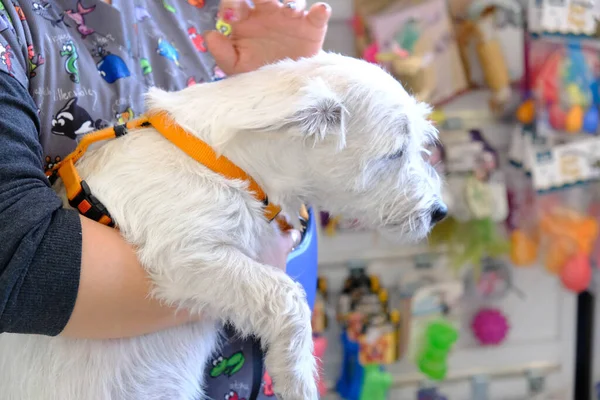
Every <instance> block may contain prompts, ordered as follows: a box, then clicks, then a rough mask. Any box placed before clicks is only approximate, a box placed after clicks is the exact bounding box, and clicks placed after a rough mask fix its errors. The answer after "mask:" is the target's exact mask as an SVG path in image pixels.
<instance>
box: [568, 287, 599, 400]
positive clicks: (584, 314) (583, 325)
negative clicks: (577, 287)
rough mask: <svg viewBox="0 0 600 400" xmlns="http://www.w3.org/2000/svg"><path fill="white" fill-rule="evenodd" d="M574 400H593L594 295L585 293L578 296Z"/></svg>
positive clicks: (588, 292)
mask: <svg viewBox="0 0 600 400" xmlns="http://www.w3.org/2000/svg"><path fill="white" fill-rule="evenodd" d="M576 338H577V343H576V350H575V397H574V398H573V399H574V400H588V399H589V400H591V399H592V398H594V397H592V396H595V394H594V395H592V360H593V357H594V356H593V354H594V353H593V350H594V295H593V294H592V293H591V292H590V291H585V292H582V293H580V294H579V295H578V296H577V332H576Z"/></svg>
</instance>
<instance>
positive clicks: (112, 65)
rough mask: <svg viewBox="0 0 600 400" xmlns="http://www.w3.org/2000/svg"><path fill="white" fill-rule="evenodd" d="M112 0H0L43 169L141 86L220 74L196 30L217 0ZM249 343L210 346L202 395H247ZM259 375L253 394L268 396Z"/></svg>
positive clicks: (11, 63) (241, 399) (175, 86)
mask: <svg viewBox="0 0 600 400" xmlns="http://www.w3.org/2000/svg"><path fill="white" fill-rule="evenodd" d="M112 3H113V5H112V6H111V5H109V4H106V3H104V2H102V1H101V0H21V1H17V0H0V71H1V72H4V73H8V74H10V75H11V76H13V77H14V78H15V79H17V80H18V81H19V82H20V83H21V84H22V85H23V86H24V87H26V88H28V90H29V92H30V93H31V95H32V97H33V99H34V101H35V103H36V104H37V106H38V112H39V115H40V118H41V136H40V140H41V142H42V146H43V149H44V153H45V154H44V157H45V165H44V167H45V168H51V167H52V166H53V165H54V164H55V163H57V162H59V161H60V160H61V158H62V157H64V156H65V155H67V154H68V153H70V152H71V151H72V150H73V149H74V148H75V146H76V144H77V142H78V141H79V140H80V139H81V137H82V136H83V135H85V134H87V133H89V132H92V131H94V130H96V129H99V128H102V127H105V126H107V125H109V124H115V123H123V122H126V121H128V120H129V119H132V118H135V117H136V116H138V115H139V114H141V113H143V112H144V105H143V94H144V92H145V91H146V89H147V88H148V87H149V86H157V87H160V88H163V89H165V90H170V91H173V90H179V89H183V88H184V87H186V86H188V85H192V84H197V83H202V82H208V81H213V80H218V79H222V78H223V77H224V75H223V73H222V71H220V70H219V68H218V67H216V65H215V62H214V60H213V59H212V57H211V56H210V54H208V52H207V49H206V46H205V43H204V38H203V37H202V32H203V31H205V30H208V29H213V28H214V27H215V24H216V14H217V9H218V1H217V0H113V2H112ZM253 350H255V349H254V348H253V345H252V342H243V341H230V342H229V344H228V345H227V346H225V347H224V348H222V350H221V351H220V353H219V354H216V355H215V358H214V363H211V364H210V365H209V366H208V367H207V370H208V372H207V377H206V384H207V390H208V395H209V398H210V399H213V400H250V397H251V395H252V382H253V377H254V378H256V374H255V373H253V367H254V366H255V362H253V361H252V357H253V356H254V354H253ZM254 353H255V352H254ZM261 375H262V370H261V373H260V374H259V379H258V382H259V385H260V390H258V392H259V396H258V399H261V400H262V399H265V400H266V399H269V398H274V397H273V393H272V392H271V384H270V379H269V377H268V375H266V376H263V379H262V381H263V383H262V384H260V381H261V379H260V376H261ZM255 380H256V379H255ZM252 400H254V399H252Z"/></svg>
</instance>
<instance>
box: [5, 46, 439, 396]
mask: <svg viewBox="0 0 600 400" xmlns="http://www.w3.org/2000/svg"><path fill="white" fill-rule="evenodd" d="M147 106H148V109H149V110H150V111H152V110H154V111H156V110H161V111H166V112H168V113H169V114H170V116H171V117H172V118H173V119H174V120H175V121H176V122H177V123H178V124H180V125H181V126H182V127H184V128H185V129H187V130H188V131H189V132H190V133H192V134H194V135H196V136H198V137H199V138H201V139H202V140H204V141H205V142H206V143H208V144H209V145H210V146H212V147H213V148H214V149H215V150H216V151H217V152H218V153H219V154H223V155H224V156H226V157H227V158H229V159H230V160H232V161H233V162H234V163H235V164H237V165H238V166H239V167H241V168H242V169H243V170H244V171H246V172H247V173H248V174H249V175H250V176H252V177H253V178H254V179H255V180H256V181H257V182H258V183H259V184H260V186H261V187H262V188H263V189H264V190H265V192H266V193H267V194H268V196H269V199H270V200H271V201H272V202H275V203H278V204H280V205H281V206H282V207H283V209H284V211H286V212H287V213H289V214H292V213H296V210H298V209H299V207H300V204H301V203H306V204H310V205H312V206H315V207H321V208H323V209H326V210H329V211H332V212H334V213H339V214H343V215H345V216H349V217H356V218H358V219H359V220H360V221H361V222H362V223H363V224H365V225H368V226H371V227H373V228H378V229H380V230H382V231H383V232H385V233H386V234H388V236H392V237H394V238H396V239H409V240H417V239H421V238H423V237H424V236H426V235H427V233H428V232H429V230H430V227H431V226H432V224H434V223H435V222H436V221H438V220H439V219H441V218H443V217H444V215H445V213H446V208H445V206H444V204H443V203H442V202H441V200H440V183H439V179H438V177H437V176H436V175H435V173H434V172H433V169H432V168H430V166H429V165H428V163H427V161H426V156H424V154H426V151H425V150H424V146H425V145H426V144H427V143H430V142H432V141H435V140H436V135H437V131H436V130H435V128H434V127H432V125H431V124H430V123H429V122H428V121H427V120H426V115H427V114H428V112H429V108H428V107H427V106H426V105H423V104H420V103H418V102H417V101H415V99H414V98H412V97H411V96H410V95H409V94H408V93H407V92H406V91H405V90H404V89H403V88H402V86H401V85H400V84H399V83H398V82H397V81H396V80H394V79H393V78H392V77H391V76H390V75H388V74H387V73H386V72H384V71H383V70H382V69H380V68H379V67H377V66H375V65H372V64H368V63H366V62H364V61H360V60H357V59H353V58H348V57H343V56H340V55H336V54H328V53H322V54H320V55H318V56H316V57H313V58H310V59H303V60H300V61H295V62H294V61H283V62H279V63H276V64H273V65H269V66H266V67H264V68H262V69H260V70H258V71H256V72H251V73H247V74H242V75H239V76H235V77H231V78H229V79H226V80H222V81H219V82H214V83H208V84H203V85H196V86H192V87H190V88H187V89H184V90H182V91H180V92H173V93H166V92H163V91H160V90H158V89H154V90H151V91H150V92H149V94H148V103H147ZM77 167H78V170H79V173H80V175H81V177H82V178H83V179H86V180H87V182H88V183H89V186H90V187H91V188H92V190H93V192H94V194H95V195H96V197H97V198H99V199H100V201H102V202H103V204H104V205H106V207H107V208H108V210H109V211H110V213H111V214H112V217H113V218H114V220H115V221H116V223H117V225H118V227H119V229H120V232H121V234H122V235H123V236H124V237H125V238H126V239H127V240H128V241H129V242H130V243H132V244H134V245H135V246H136V248H138V249H139V253H138V256H139V259H140V261H141V263H142V264H143V265H144V267H145V268H146V269H147V272H148V274H149V275H150V277H151V278H152V280H153V283H154V290H153V295H154V296H156V297H157V298H158V299H161V300H163V301H164V302H165V303H167V304H170V305H177V306H179V307H182V308H187V309H190V310H193V311H195V312H201V313H202V315H203V319H202V322H200V323H195V324H189V325H186V326H181V327H178V328H174V329H170V330H167V331H163V332H159V333H155V334H150V335H146V336H143V337H137V338H133V339H124V340H109V341H92V340H70V339H65V338H61V337H54V338H51V337H45V336H34V335H14V334H3V335H0V398H1V399H2V400H108V399H110V400H151V399H169V400H172V399H182V400H184V399H185V400H196V399H198V397H201V398H202V385H203V382H202V381H201V377H202V376H203V370H204V367H205V365H206V364H207V361H209V357H210V356H211V355H212V353H213V351H214V350H215V347H216V345H217V342H218V340H217V338H218V331H219V328H220V326H221V324H222V323H223V322H224V321H230V322H231V323H232V324H233V325H234V326H235V327H236V328H237V330H239V332H240V333H241V334H243V335H249V334H254V335H256V336H257V337H258V338H259V339H260V340H261V343H262V345H263V346H264V348H265V350H266V356H265V362H266V368H267V370H268V372H269V374H270V375H271V377H272V379H273V383H274V390H275V392H276V394H277V396H278V398H279V399H281V400H307V399H308V400H314V399H316V398H317V397H318V396H317V390H316V385H315V380H314V374H315V362H314V358H313V356H312V336H311V324H310V310H309V307H308V306H307V303H306V300H305V293H304V291H303V289H302V288H301V286H300V285H298V284H296V283H295V282H294V281H293V280H292V279H291V278H290V277H288V276H287V275H286V274H285V273H284V272H283V271H280V270H278V269H276V268H273V267H270V266H267V265H263V264H260V263H259V262H257V261H255V260H256V259H257V254H258V253H259V251H260V249H261V247H262V246H265V245H267V244H268V243H269V242H270V241H271V240H272V239H273V237H274V235H276V232H277V229H278V228H277V227H276V226H275V224H269V223H268V222H267V221H266V219H265V218H264V217H263V212H262V204H261V203H260V202H259V201H257V200H256V199H255V198H254V197H253V196H252V195H251V194H250V193H249V192H248V191H247V190H246V189H247V187H246V186H247V185H246V184H245V183H244V182H242V181H233V180H228V179H225V178H224V177H223V176H222V175H219V174H217V173H214V172H212V171H210V170H208V169H207V168H206V167H205V166H203V165H201V164H200V163H198V162H196V161H194V160H192V159H191V158H190V157H188V156H186V155H185V154H184V153H183V152H182V151H181V150H180V149H178V148H177V147H175V146H174V145H173V144H172V143H170V142H168V141H167V140H165V138H164V137H163V136H161V135H160V134H159V133H157V132H156V131H155V130H154V129H153V128H143V129H139V130H136V131H133V132H131V133H130V134H128V135H125V136H123V137H121V138H118V139H115V140H111V141H107V142H106V143H105V144H104V145H103V146H101V147H100V148H98V149H95V150H91V151H89V152H88V153H86V155H85V156H84V157H83V158H82V159H81V160H80V162H79V163H78V165H77Z"/></svg>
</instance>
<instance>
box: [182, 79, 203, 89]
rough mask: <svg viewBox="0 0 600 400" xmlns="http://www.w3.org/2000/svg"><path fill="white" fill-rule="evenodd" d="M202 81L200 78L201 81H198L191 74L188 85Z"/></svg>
mask: <svg viewBox="0 0 600 400" xmlns="http://www.w3.org/2000/svg"><path fill="white" fill-rule="evenodd" d="M202 82H203V81H202V80H200V82H198V81H197V80H196V78H195V77H193V76H190V77H189V78H188V80H187V83H186V87H190V86H194V85H195V84H197V83H202Z"/></svg>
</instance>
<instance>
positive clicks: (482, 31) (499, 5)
mask: <svg viewBox="0 0 600 400" xmlns="http://www.w3.org/2000/svg"><path fill="white" fill-rule="evenodd" d="M451 8H453V17H454V21H455V24H456V31H457V37H458V44H459V49H460V55H461V59H462V61H463V65H464V66H465V71H466V76H467V79H468V80H469V83H470V84H471V86H473V87H481V86H487V87H488V88H490V90H491V92H492V96H491V98H490V108H491V109H492V110H493V111H495V112H502V111H504V109H505V108H506V106H507V104H508V103H509V100H510V96H511V83H512V82H516V81H518V80H519V79H521V76H522V73H523V57H522V55H523V50H520V51H519V49H523V44H524V43H523V33H522V19H523V12H522V7H521V5H520V4H519V3H518V2H517V1H514V0H513V1H502V2H500V1H493V2H492V1H488V0H476V1H473V2H471V3H470V4H469V5H468V6H464V7H457V6H456V5H455V6H454V7H452V3H451ZM507 50H510V55H511V57H510V60H511V64H509V63H508V61H507V58H506V57H505V52H506V51H507ZM515 50H517V51H515Z"/></svg>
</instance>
